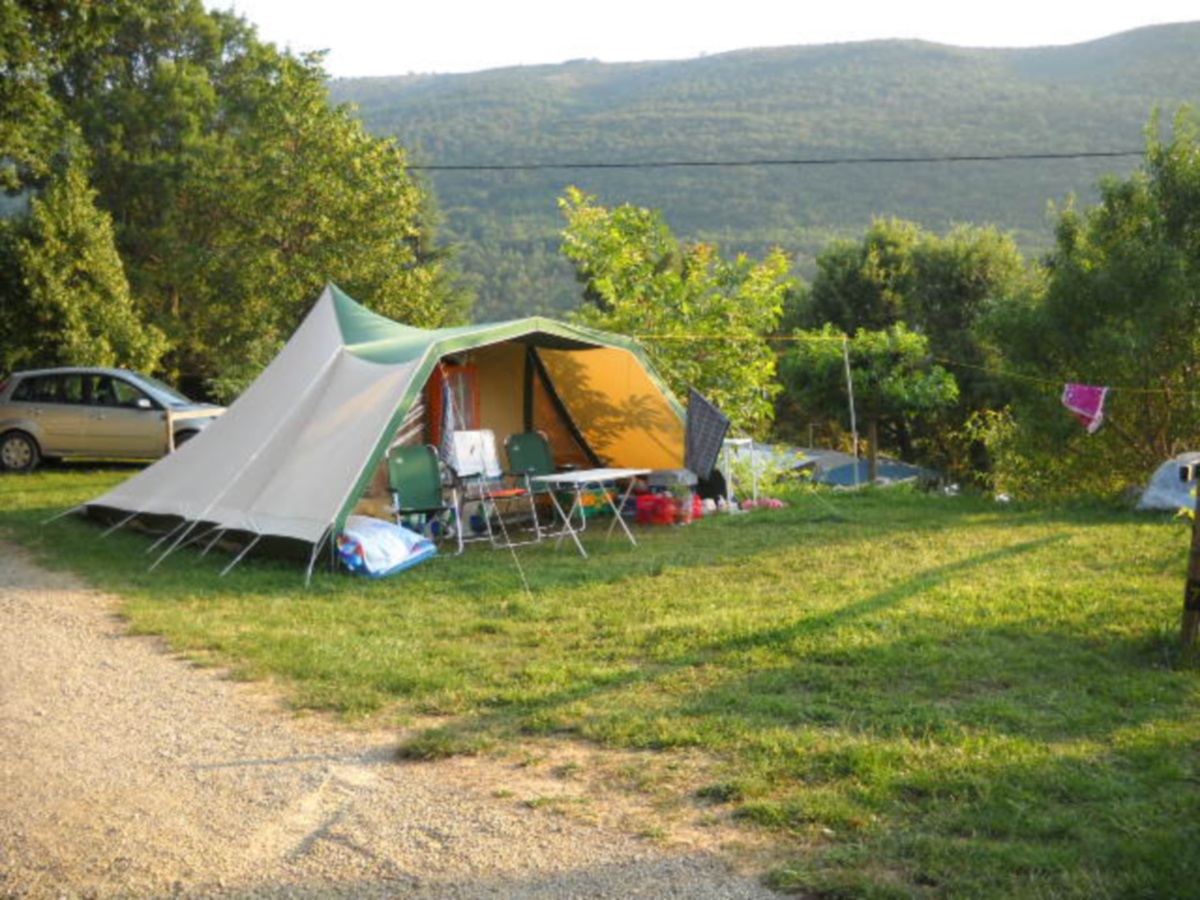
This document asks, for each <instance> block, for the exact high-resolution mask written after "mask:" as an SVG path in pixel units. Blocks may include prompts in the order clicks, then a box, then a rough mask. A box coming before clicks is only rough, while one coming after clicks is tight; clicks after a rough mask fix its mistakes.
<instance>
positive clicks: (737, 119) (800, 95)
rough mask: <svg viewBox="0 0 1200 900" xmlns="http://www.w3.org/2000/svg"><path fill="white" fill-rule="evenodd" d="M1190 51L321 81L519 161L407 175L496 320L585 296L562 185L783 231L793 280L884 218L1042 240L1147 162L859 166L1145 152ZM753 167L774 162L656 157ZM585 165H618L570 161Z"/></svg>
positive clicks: (901, 57) (1103, 49)
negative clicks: (1065, 210) (1068, 214)
mask: <svg viewBox="0 0 1200 900" xmlns="http://www.w3.org/2000/svg"><path fill="white" fill-rule="evenodd" d="M1198 51H1200V22H1193V23H1181V24H1176V25H1161V26H1149V27H1147V28H1141V29H1136V30H1133V31H1128V32H1122V33H1120V34H1116V35H1111V36H1109V37H1105V38H1100V39H1098V40H1096V41H1090V42H1086V43H1081V44H1072V45H1067V46H1064V47H1037V48H1017V49H995V48H961V47H953V46H950V45H946V44H938V43H932V42H927V41H916V40H900V39H896V40H886V41H870V42H861V43H839V44H824V45H813V46H808V45H801V46H794V47H772V48H761V49H745V50H735V51H729V52H727V53H720V54H713V55H709V56H702V57H696V58H693V59H689V60H676V61H647V62H632V63H628V62H627V63H602V62H596V61H589V60H574V61H568V62H564V63H559V64H551V65H538V66H516V67H509V68H504V69H491V70H485V71H483V72H479V73H469V74H450V75H402V76H389V77H375V78H360V79H338V80H335V81H333V82H331V94H332V96H333V98H334V99H335V100H337V101H342V102H350V103H352V104H354V105H355V106H357V108H358V114H359V115H360V116H361V117H362V119H363V121H364V123H365V124H366V126H367V127H368V128H369V129H370V130H371V131H372V132H373V133H376V134H385V135H390V136H394V137H396V138H397V139H398V140H399V141H400V143H401V144H402V145H404V146H405V147H406V148H407V149H408V150H409V154H410V162H411V164H412V165H413V167H414V168H416V169H420V167H422V166H465V167H471V166H476V167H484V166H504V165H524V166H531V167H533V168H529V169H524V170H518V171H511V170H510V171H494V170H491V171H489V170H485V169H478V170H472V169H470V168H467V169H462V170H457V171H446V170H441V169H435V170H431V171H429V172H428V173H425V174H423V175H422V177H424V178H426V179H427V180H428V182H429V183H430V185H431V187H432V189H433V193H434V195H435V197H436V200H437V204H438V206H439V207H440V209H441V210H442V212H443V215H444V218H445V225H444V234H445V236H446V237H447V238H448V239H449V240H450V241H451V242H452V243H453V244H454V245H455V246H456V247H457V248H458V252H459V256H460V263H461V266H462V268H463V269H464V271H465V273H466V280H467V282H468V284H470V285H471V286H472V287H473V288H474V289H475V290H476V293H477V295H478V297H479V301H478V304H477V310H478V313H479V315H480V316H482V317H489V318H491V317H503V316H506V315H510V314H525V313H535V312H547V313H550V314H556V313H559V312H561V311H562V310H564V309H567V308H570V307H572V306H574V305H576V304H577V303H578V301H579V288H578V286H577V285H576V284H575V283H574V281H573V279H572V278H571V273H570V270H569V267H568V266H567V265H566V263H565V262H564V261H563V260H561V259H560V258H559V254H558V253H557V240H558V238H557V235H558V232H559V231H560V230H561V227H562V221H561V219H560V217H559V214H558V211H557V199H558V197H561V196H562V193H563V191H564V190H565V188H566V187H567V186H568V185H577V186H579V187H581V188H583V189H584V190H586V191H588V192H589V193H592V194H595V195H596V196H597V198H598V199H599V201H600V202H601V203H604V204H606V205H619V204H621V203H626V202H628V203H633V204H635V205H638V206H648V207H652V208H656V209H660V210H662V211H663V214H664V217H665V218H666V219H667V221H668V223H669V224H670V225H671V226H672V228H673V229H674V230H675V232H676V234H677V235H678V236H679V237H681V238H683V239H687V240H710V241H716V242H717V243H719V244H720V245H721V247H722V250H723V251H724V252H726V253H734V252H742V251H745V252H749V253H752V254H761V253H762V252H764V251H765V250H766V248H767V247H769V246H771V245H774V244H778V245H780V246H783V247H784V248H785V249H787V250H789V251H790V252H792V253H793V254H794V255H795V257H796V259H797V266H798V269H799V270H800V271H801V272H802V273H806V272H808V271H811V266H812V260H813V258H814V257H815V256H816V255H818V254H819V253H820V252H821V250H822V249H823V248H824V247H825V246H827V245H828V242H829V240H831V239H833V238H836V237H857V236H859V235H861V233H862V232H863V231H864V230H865V228H866V227H867V226H868V225H869V224H870V221H871V219H872V218H873V217H877V216H896V217H899V218H905V219H910V220H913V221H916V222H918V223H919V224H921V225H922V226H923V227H926V228H930V229H931V230H936V231H944V230H946V229H947V228H949V227H951V226H952V225H953V224H954V223H959V222H970V223H975V224H990V225H995V226H996V227H998V228H1000V229H1002V230H1004V231H1008V232H1012V233H1013V234H1014V236H1015V238H1016V239H1017V240H1018V243H1019V244H1020V245H1021V246H1022V249H1023V250H1025V252H1026V253H1028V254H1035V253H1038V252H1042V251H1044V250H1045V249H1046V248H1048V247H1049V245H1050V242H1051V230H1050V222H1049V220H1048V219H1047V216H1046V210H1047V207H1048V205H1049V204H1050V203H1052V202H1060V203H1061V202H1063V201H1064V200H1065V199H1066V198H1068V197H1070V196H1071V195H1074V194H1078V195H1080V196H1081V197H1083V198H1085V199H1087V198H1090V197H1093V196H1094V190H1095V186H1096V183H1097V182H1098V180H1099V179H1100V178H1101V177H1102V176H1104V175H1106V174H1114V175H1117V176H1121V177H1124V176H1126V175H1128V173H1129V172H1130V171H1132V170H1133V168H1135V167H1136V165H1137V164H1138V162H1139V161H1140V160H1139V159H1138V158H1137V157H1130V158H1128V159H1119V160H1111V159H1110V160H1097V159H1086V158H1081V159H1045V160H1041V161H1038V162H1036V163H1035V162H1033V161H1025V162H1017V161H1013V160H1010V161H1007V162H1001V161H996V162H986V161H982V160H981V161H977V162H960V163H953V164H951V163H945V162H943V163H934V162H926V163H918V162H911V163H905V164H897V163H893V164H882V163H874V164H872V163H865V162H863V163H854V162H852V161H853V160H855V159H861V158H878V157H889V158H891V157H937V158H943V157H948V156H957V155H970V156H1003V155H1013V156H1022V155H1040V154H1058V155H1069V154H1085V153H1094V152H1101V151H1104V152H1113V151H1140V150H1141V148H1142V147H1143V146H1144V129H1145V125H1146V123H1147V121H1148V120H1149V119H1150V116H1151V114H1152V112H1153V110H1154V109H1156V108H1158V109H1161V110H1162V111H1163V114H1164V119H1166V120H1167V121H1168V122H1169V119H1170V117H1171V115H1173V113H1174V111H1175V110H1176V109H1177V108H1178V107H1179V106H1180V105H1182V104H1184V103H1194V102H1195V101H1196V100H1197V95H1198V94H1200V52H1198ZM753 160H760V161H770V162H772V164H771V165H760V166H753V165H740V166H724V167H723V166H712V167H694V168H688V167H680V168H676V169H663V168H655V165H661V163H663V162H670V161H674V162H680V161H685V162H686V161H695V162H714V163H715V162H721V161H726V162H731V163H737V162H741V163H745V162H748V161H753ZM787 160H796V161H803V160H809V161H815V160H820V161H823V162H825V163H829V162H830V161H839V163H840V164H839V165H836V166H835V165H829V164H825V165H816V164H813V163H811V162H810V164H808V165H801V164H799V163H797V164H795V165H791V166H787V165H783V164H782V162H783V161H787ZM589 163H590V164H597V165H605V164H607V165H610V166H611V165H628V166H629V168H625V169H619V168H610V169H596V168H586V167H582V166H581V167H578V168H574V169H572V168H571V167H570V166H571V164H589ZM639 165H644V166H646V167H645V168H639V167H638V166H639ZM538 166H541V167H543V168H537V167H538Z"/></svg>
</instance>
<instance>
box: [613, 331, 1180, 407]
mask: <svg viewBox="0 0 1200 900" xmlns="http://www.w3.org/2000/svg"><path fill="white" fill-rule="evenodd" d="M634 338H636V339H637V340H639V341H711V340H714V339H717V340H726V341H742V340H755V341H759V340H761V341H767V342H768V343H774V342H790V343H802V342H803V343H822V342H830V343H838V344H840V343H842V342H844V341H847V340H849V341H853V340H854V339H853V338H851V337H849V336H848V335H824V334H809V335H795V334H773V335H767V336H766V337H759V336H757V335H746V336H742V335H713V334H635V335H634ZM930 358H931V359H932V360H934V362H938V363H941V364H942V365H946V366H954V367H955V368H959V369H974V370H976V371H979V372H984V373H986V374H988V375H991V376H994V377H997V378H1010V379H1013V380H1016V381H1025V382H1029V383H1031V384H1038V385H1042V386H1044V387H1046V388H1052V389H1054V390H1056V391H1059V390H1062V386H1063V384H1064V383H1069V382H1070V380H1071V379H1069V378H1065V377H1064V378H1058V379H1054V378H1044V377H1041V376H1037V375H1026V374H1024V373H1023V372H1013V371H1011V370H1008V369H998V368H995V367H992V366H981V365H978V364H977V363H967V362H961V361H959V360H955V359H950V358H948V357H945V356H931V357H930ZM1108 389H1109V390H1110V391H1119V392H1121V393H1123V394H1142V395H1146V396H1151V395H1155V394H1168V393H1170V394H1177V395H1180V396H1182V395H1189V396H1194V397H1200V391H1184V390H1173V391H1168V390H1166V389H1165V388H1145V387H1127V386H1121V385H1108Z"/></svg>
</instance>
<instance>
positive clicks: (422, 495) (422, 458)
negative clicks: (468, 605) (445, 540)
mask: <svg viewBox="0 0 1200 900" xmlns="http://www.w3.org/2000/svg"><path fill="white" fill-rule="evenodd" d="M388 486H389V487H390V488H391V491H392V505H393V507H394V508H395V510H396V521H397V522H398V521H400V520H401V519H402V518H403V517H404V516H406V515H413V514H423V515H436V514H438V513H442V512H450V513H452V514H453V516H454V521H453V525H452V527H453V529H454V535H455V538H456V539H457V543H458V549H457V550H456V551H455V552H456V553H462V551H463V522H462V507H461V506H460V505H459V500H458V489H457V488H456V487H455V486H454V485H453V484H451V485H450V486H449V489H448V490H449V493H450V501H449V502H448V503H447V502H446V491H447V488H446V486H445V485H444V484H443V483H442V464H441V460H439V459H438V455H437V450H436V449H434V448H433V447H430V446H428V445H424V444H422V445H418V446H415V447H394V448H392V451H391V453H390V455H389V456H388Z"/></svg>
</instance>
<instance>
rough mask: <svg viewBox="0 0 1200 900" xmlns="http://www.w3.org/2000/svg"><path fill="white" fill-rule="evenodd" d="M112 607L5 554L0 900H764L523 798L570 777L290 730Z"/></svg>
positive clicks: (282, 717) (304, 726)
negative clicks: (423, 760) (423, 758)
mask: <svg viewBox="0 0 1200 900" xmlns="http://www.w3.org/2000/svg"><path fill="white" fill-rule="evenodd" d="M115 609H116V601H115V600H114V599H113V598H111V597H106V596H104V595H102V594H99V593H97V592H95V591H91V590H87V589H85V588H83V587H82V586H81V585H80V584H79V583H77V582H76V581H75V580H74V579H72V578H71V577H69V576H66V575H62V574H57V573H50V572H46V571H44V570H42V569H40V568H39V567H37V566H36V565H34V564H33V563H32V562H31V561H30V560H29V559H28V558H27V557H26V556H25V555H24V554H23V553H22V552H20V551H19V550H18V549H17V548H15V547H13V546H12V545H10V544H6V543H2V542H0V749H2V751H3V754H2V759H0V897H31V898H33V897H36V898H41V897H56V898H57V897H97V898H108V897H164V896H180V897H268V898H276V897H294V898H317V897H356V898H357V897H415V898H425V897H438V898H477V897H479V898H482V897H493V898H494V897H505V898H508V897H530V898H532V897H538V898H542V897H544V898H566V897H571V898H601V897H605V898H607V897H611V898H618V897H619V898H628V897H653V898H664V897H681V898H682V897H686V898H689V900H703V898H733V900H737V898H747V900H751V898H757V900H766V898H770V897H773V896H775V895H773V894H772V893H771V892H769V891H767V890H766V889H765V888H764V887H762V886H761V884H760V883H758V882H756V881H755V880H752V879H749V878H745V877H741V876H738V875H735V874H733V873H731V872H730V871H729V870H728V869H727V868H726V867H725V866H724V865H723V864H722V863H721V861H720V860H719V859H718V857H717V855H716V854H714V853H712V852H710V850H708V849H704V848H700V847H698V846H697V845H695V844H693V846H691V847H684V848H680V847H677V846H676V847H672V846H671V842H670V841H667V842H666V845H665V846H664V843H663V842H662V841H652V840H648V839H646V838H644V837H638V836H637V835H636V834H635V833H630V831H629V830H628V829H626V828H622V827H614V826H613V825H611V824H610V823H609V822H608V821H607V820H608V819H609V818H611V817H605V816H593V817H592V818H593V821H587V819H588V818H589V816H587V815H584V816H578V815H563V814H561V812H555V811H554V806H555V804H553V803H551V804H541V803H534V802H530V801H531V800H533V799H535V798H544V797H547V796H559V797H561V798H563V799H564V800H565V801H568V802H575V798H572V797H571V792H572V791H573V790H578V788H576V787H575V786H573V785H572V784H571V783H570V782H569V781H563V780H562V779H555V778H553V777H550V776H549V775H548V774H544V773H530V772H527V771H525V769H523V768H522V767H519V766H515V765H505V764H503V763H501V762H497V761H490V760H451V761H447V762H440V763H435V764H420V763H401V762H398V761H396V759H395V757H394V750H395V747H396V744H397V738H398V736H397V735H396V734H395V733H394V732H393V733H362V732H355V731H351V730H347V729H344V728H335V727H331V726H330V725H329V724H328V723H325V722H321V721H318V720H315V719H307V720H306V719H297V718H296V717H294V716H291V715H289V714H287V713H286V712H285V711H284V710H283V709H282V707H281V705H280V704H279V702H278V700H277V698H275V697H273V696H272V695H271V694H270V692H269V691H267V690H266V689H265V688H263V687H261V686H258V687H256V686H251V685H244V684H237V683H234V682H231V681H229V680H226V679H223V678H222V677H221V675H220V673H216V672H212V671H209V670H204V669H199V668H196V667H195V666H192V665H190V664H188V663H187V662H186V661H184V660H181V659H179V658H177V657H175V656H172V655H171V654H170V653H168V652H167V651H166V650H165V649H164V647H163V646H162V645H161V643H160V642H159V641H157V640H155V639H150V638H141V637H131V636H129V635H127V634H126V632H125V629H124V627H123V625H122V623H121V621H120V620H119V619H118V618H117V617H116V616H115V614H114V612H115ZM578 800H579V804H580V808H584V806H585V805H586V804H594V803H596V802H598V801H597V799H596V798H594V797H586V798H578ZM599 802H603V801H599Z"/></svg>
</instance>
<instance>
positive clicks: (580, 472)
mask: <svg viewBox="0 0 1200 900" xmlns="http://www.w3.org/2000/svg"><path fill="white" fill-rule="evenodd" d="M649 474H650V470H649V469H577V470H573V471H567V472H557V473H555V474H554V475H534V476H531V478H530V480H531V481H537V482H540V483H542V484H545V485H547V486H549V487H550V489H551V490H550V500H551V502H553V504H554V509H555V511H556V512H557V513H558V518H559V521H560V522H561V523H562V531H561V532H560V533H559V534H558V540H559V542H560V543H561V541H562V539H563V538H564V537H569V538H571V540H573V541H574V542H575V546H576V547H577V548H578V549H579V552H580V554H581V555H583V556H585V557H586V556H587V551H586V550H584V549H583V544H582V543H581V542H580V540H579V535H581V534H582V533H583V532H584V530H586V529H587V516H586V515H584V509H583V495H584V492H585V491H587V490H589V489H592V488H599V489H600V490H601V492H602V493H603V494H604V498H605V500H606V501H607V502H608V505H609V506H610V507H611V508H612V512H613V520H612V522H611V523H609V526H608V531H607V532H606V536H611V535H612V531H613V529H614V528H616V527H617V526H618V525H620V526H621V530H622V531H624V532H625V536H626V537H627V538H629V543H631V544H633V545H634V546H635V547H636V546H637V539H636V538H635V537H634V536H633V532H632V531H630V530H629V526H628V525H626V524H625V521H624V519H623V518H622V517H621V509H622V507H624V505H625V501H626V500H628V499H629V495H630V493H631V492H632V491H633V484H634V479H636V478H639V477H642V476H645V475H649ZM617 481H624V482H627V483H626V485H625V491H624V492H623V493H622V494H621V495H620V500H619V501H615V502H614V500H613V496H612V493H611V492H610V491H609V490H608V489H607V488H606V485H608V484H611V483H613V482H617ZM556 488H558V489H564V490H569V491H571V508H570V509H566V510H565V509H563V506H562V503H560V502H559V499H558V493H557V492H556V490H555V489H556ZM577 520H578V524H576V521H577Z"/></svg>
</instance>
